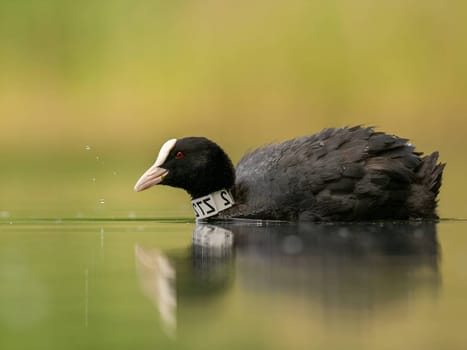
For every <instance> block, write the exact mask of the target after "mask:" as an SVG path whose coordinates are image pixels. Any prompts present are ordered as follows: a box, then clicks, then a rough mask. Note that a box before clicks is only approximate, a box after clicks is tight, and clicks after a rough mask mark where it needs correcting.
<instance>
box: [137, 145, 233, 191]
mask: <svg viewBox="0 0 467 350" xmlns="http://www.w3.org/2000/svg"><path fill="white" fill-rule="evenodd" d="M234 181H235V170H234V167H233V165H232V162H231V161H230V159H229V157H228V156H227V155H226V154H225V152H224V151H223V150H222V149H221V148H220V147H219V146H218V145H217V144H216V143H214V142H212V141H210V140H208V139H206V138H204V137H186V138H181V139H171V140H169V141H167V142H166V143H164V145H163V146H162V148H161V149H160V151H159V155H158V156H157V159H156V162H155V163H154V165H152V166H151V167H150V168H149V169H148V170H147V171H146V172H145V173H144V174H143V175H142V176H141V178H140V179H139V180H138V182H137V183H136V185H135V191H143V190H145V189H147V188H149V187H152V186H154V185H158V184H161V185H168V186H172V187H178V188H183V189H184V190H186V191H187V192H188V193H189V194H190V195H191V197H192V198H197V197H202V196H205V195H207V194H210V193H212V192H215V191H219V190H221V189H224V188H225V189H230V188H232V186H233V185H234Z"/></svg>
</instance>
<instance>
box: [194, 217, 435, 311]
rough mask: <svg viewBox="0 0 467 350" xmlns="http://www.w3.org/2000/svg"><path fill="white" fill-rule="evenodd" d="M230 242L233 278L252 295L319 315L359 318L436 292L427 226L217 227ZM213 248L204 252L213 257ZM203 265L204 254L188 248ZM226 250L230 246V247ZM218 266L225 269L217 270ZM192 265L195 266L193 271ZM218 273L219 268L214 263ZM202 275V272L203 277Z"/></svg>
mask: <svg viewBox="0 0 467 350" xmlns="http://www.w3.org/2000/svg"><path fill="white" fill-rule="evenodd" d="M205 226H208V227H209V226H210V227H211V228H210V230H213V228H212V227H219V228H223V229H224V230H229V231H231V232H232V233H233V234H234V237H235V248H233V249H234V251H235V255H230V256H229V257H228V258H227V259H231V258H234V259H235V260H236V271H235V273H236V276H237V278H238V279H241V281H242V286H245V288H247V289H251V290H254V291H255V292H256V293H258V292H260V293H264V294H265V295H266V296H267V295H268V294H271V293H277V292H282V293H285V294H291V295H299V296H301V297H303V295H306V298H307V299H309V300H311V301H315V302H319V303H320V304H321V305H322V307H324V308H325V309H326V310H327V311H330V310H334V309H336V310H337V309H338V310H339V312H342V311H343V310H345V309H347V310H353V311H362V310H363V311H364V310H368V309H371V308H372V307H376V306H385V305H392V304H393V303H398V302H400V301H404V300H407V299H408V298H410V297H411V296H412V294H413V293H414V292H416V291H420V290H425V291H429V293H431V294H432V293H435V294H434V295H436V291H437V290H438V288H439V285H440V276H439V270H438V256H439V247H438V242H437V238H436V225H435V223H433V222H380V223H365V224H363V223H354V224H324V223H321V224H315V223H304V224H299V225H295V224H279V223H275V224H274V223H264V222H263V223H262V224H261V223H260V222H258V223H255V222H253V223H248V222H247V221H243V222H241V221H240V223H239V222H236V221H232V222H231V223H222V224H219V226H217V225H198V226H197V228H196V230H195V232H194V236H197V235H199V232H205V231H206V228H205ZM218 241H219V239H216V240H213V241H212V242H213V246H212V250H213V251H216V250H217V249H218V247H216V245H215V242H218ZM193 242H194V247H193V249H194V250H195V252H196V251H197V250H199V251H203V255H204V256H205V257H206V258H205V263H209V261H210V260H209V257H208V256H209V254H208V251H209V248H208V244H206V242H207V240H206V239H205V244H204V245H203V246H200V245H197V244H196V239H194V240H193ZM232 247H234V246H232ZM224 263H225V262H224ZM198 264H199V263H198ZM216 264H217V265H219V261H216ZM204 271H205V272H209V270H208V269H206V268H205V269H204Z"/></svg>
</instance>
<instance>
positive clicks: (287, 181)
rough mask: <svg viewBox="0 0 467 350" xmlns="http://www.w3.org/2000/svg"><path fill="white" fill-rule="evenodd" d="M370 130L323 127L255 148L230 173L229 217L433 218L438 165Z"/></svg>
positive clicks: (434, 159) (440, 168) (396, 140)
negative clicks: (233, 176) (232, 175)
mask: <svg viewBox="0 0 467 350" xmlns="http://www.w3.org/2000/svg"><path fill="white" fill-rule="evenodd" d="M437 159H438V154H437V153H433V154H432V155H430V156H427V157H423V158H422V157H421V153H417V152H415V151H414V147H413V146H412V145H410V144H407V140H406V139H402V138H399V137H396V136H392V135H388V134H385V133H382V132H375V131H374V130H373V129H372V128H363V127H353V128H339V129H324V130H323V131H321V132H320V133H317V134H314V135H310V136H304V137H300V138H296V139H293V140H289V141H285V142H283V143H279V144H272V145H267V146H264V147H261V148H259V149H257V150H255V151H253V152H251V153H248V154H246V155H245V156H244V157H243V158H242V159H241V160H240V161H239V163H238V165H237V168H236V185H235V188H234V195H235V198H236V200H237V202H238V203H239V205H238V206H237V207H236V208H235V209H233V210H232V211H231V212H230V213H229V215H231V216H238V217H249V218H262V219H267V218H269V219H281V220H320V221H321V220H371V219H385V218H392V219H406V218H410V217H425V218H427V217H428V218H435V217H436V214H435V209H436V196H437V194H438V191H439V187H440V185H441V176H442V171H443V168H444V164H437Z"/></svg>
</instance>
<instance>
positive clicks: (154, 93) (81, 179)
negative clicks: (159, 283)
mask: <svg viewBox="0 0 467 350" xmlns="http://www.w3.org/2000/svg"><path fill="white" fill-rule="evenodd" d="M466 13H467V3H466V2H465V1H460V0H458V1H456V0H449V1H444V2H440V1H434V0H427V1H397V0H396V1H394V0H392V1H387V0H384V1H378V2H374V1H370V0H361V1H333V0H332V1H329V0H326V1H324V0H307V1H296V0H293V1H271V0H268V1H265V0H259V1H253V2H251V1H212V0H211V1H209V0H207V1H181V0H174V1H128V0H112V1H110V0H101V1H89V0H84V1H79V2H76V1H68V0H43V1H34V0H0V145H1V147H0V156H1V165H0V217H1V218H4V219H8V218H18V217H84V218H86V217H164V216H188V217H191V216H192V213H191V209H190V206H189V201H188V200H187V196H186V195H185V194H184V193H183V192H182V191H179V190H175V189H171V188H162V187H161V188H157V189H153V190H151V191H147V192H144V193H138V194H136V193H134V192H133V189H132V188H133V185H134V183H135V181H136V180H137V179H138V177H139V176H140V175H141V173H142V172H143V171H144V170H146V168H147V167H148V166H149V165H150V164H151V163H152V162H153V161H154V159H155V157H156V155H157V152H158V150H159V147H160V145H161V144H162V143H163V142H164V141H166V140H167V139H169V138H172V137H182V136H187V135H204V136H207V137H209V138H212V139H214V140H215V141H217V142H218V143H220V144H221V145H222V146H223V147H224V148H225V150H226V151H227V152H228V153H229V154H230V155H231V156H232V159H233V161H234V162H236V161H238V159H239V158H240V156H241V155H242V153H243V152H244V151H245V150H247V149H251V148H253V147H255V146H258V145H261V144H264V143H267V142H270V141H280V140H284V139H287V138H291V137H294V136H298V135H303V134H307V133H313V132H316V131H319V130H320V129H321V128H323V127H331V126H344V125H353V124H367V125H375V126H377V127H378V128H379V129H380V130H384V131H387V132H389V133H394V134H398V135H400V136H403V137H409V138H411V140H412V141H413V142H414V143H415V144H416V145H417V149H418V150H421V151H424V152H426V153H429V152H432V151H434V150H439V151H440V152H441V160H442V161H444V162H447V163H448V167H447V168H446V172H445V177H444V185H443V188H442V191H441V196H440V211H439V212H440V215H441V216H442V217H467V204H466V198H467V189H466V186H465V185H464V181H465V180H464V179H465V176H466V170H467V165H466V162H465V154H464V151H465V149H466V147H467V138H466V131H465V128H466V124H467V121H466V117H465V116H466V112H467V96H466V93H467V64H466V62H467V40H466V37H467V24H466V23H467V21H466Z"/></svg>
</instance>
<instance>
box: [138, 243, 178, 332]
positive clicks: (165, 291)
mask: <svg viewBox="0 0 467 350" xmlns="http://www.w3.org/2000/svg"><path fill="white" fill-rule="evenodd" d="M135 257H136V270H137V272H138V277H139V282H140V285H141V289H142V291H143V293H144V294H145V295H146V297H147V298H148V299H149V300H150V301H151V302H152V303H153V304H154V306H156V307H157V309H158V310H159V314H160V317H161V319H162V322H163V324H164V326H165V330H166V333H167V334H168V335H170V336H174V335H175V329H176V327H177V318H176V311H177V299H176V290H175V286H174V283H175V270H174V268H173V267H172V265H171V263H170V262H169V260H168V259H167V257H166V256H165V255H164V254H163V253H161V252H160V251H159V250H158V249H150V250H149V249H145V248H142V247H140V246H139V245H137V244H136V245H135Z"/></svg>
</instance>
